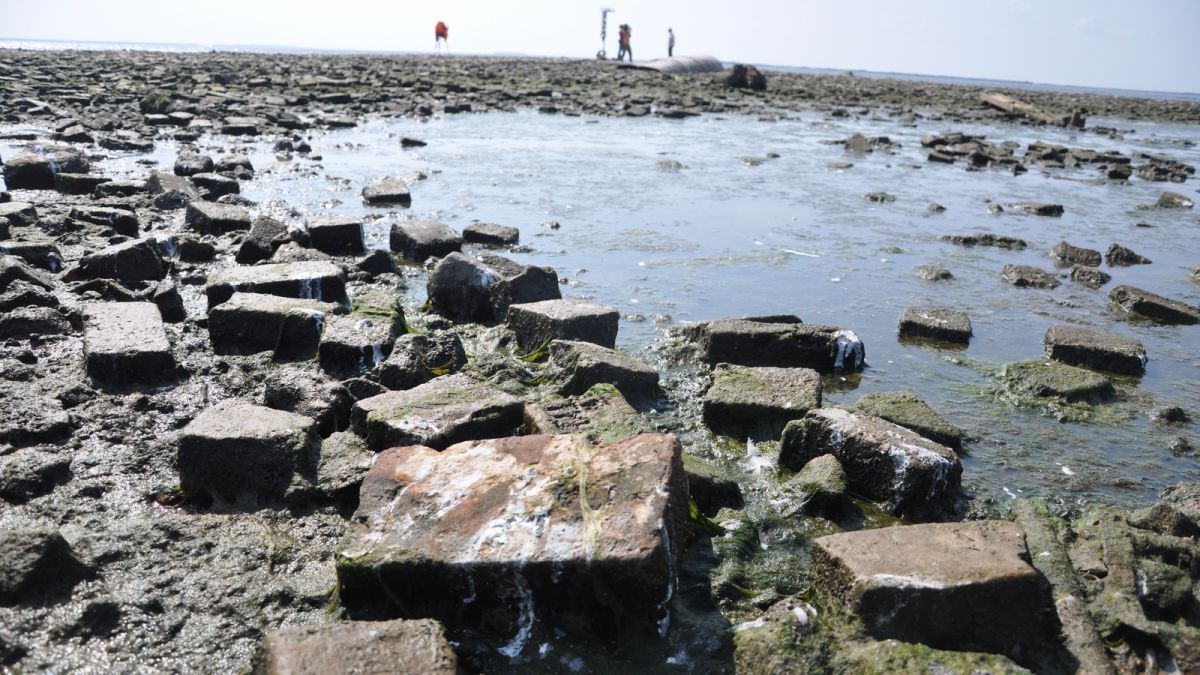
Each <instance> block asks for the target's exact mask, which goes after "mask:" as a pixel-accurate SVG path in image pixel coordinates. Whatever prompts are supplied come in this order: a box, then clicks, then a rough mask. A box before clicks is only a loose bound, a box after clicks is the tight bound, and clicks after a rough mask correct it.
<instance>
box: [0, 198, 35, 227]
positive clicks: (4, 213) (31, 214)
mask: <svg viewBox="0 0 1200 675" xmlns="http://www.w3.org/2000/svg"><path fill="white" fill-rule="evenodd" d="M0 218H7V219H8V221H9V222H10V223H12V224H13V225H15V226H17V227H32V226H34V225H37V222H38V212H37V207H35V206H34V205H33V204H30V203H29V202H0Z"/></svg>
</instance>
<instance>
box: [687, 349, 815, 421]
mask: <svg viewBox="0 0 1200 675" xmlns="http://www.w3.org/2000/svg"><path fill="white" fill-rule="evenodd" d="M820 406H821V376H820V374H818V373H817V371H815V370H812V369H810V368H770V367H757V368H752V367H748V366H735V365H732V364H729V363H721V364H718V365H717V367H716V369H714V370H713V381H712V385H711V386H710V387H709V388H708V391H707V392H705V394H704V423H705V424H706V425H708V427H709V428H710V429H712V430H713V431H714V432H716V433H718V434H723V435H726V436H732V437H734V438H738V439H743V438H746V437H750V438H753V439H756V440H768V439H770V440H774V439H776V438H778V437H779V434H780V433H781V432H782V431H783V428H784V425H786V424H787V423H788V422H790V421H791V420H794V419H799V418H801V417H804V415H805V413H807V412H808V411H809V410H811V409H813V408H818V407H820Z"/></svg>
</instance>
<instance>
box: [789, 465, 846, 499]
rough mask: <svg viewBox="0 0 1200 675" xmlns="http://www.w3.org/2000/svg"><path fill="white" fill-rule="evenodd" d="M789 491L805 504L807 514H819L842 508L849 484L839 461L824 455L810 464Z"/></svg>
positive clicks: (791, 481)
mask: <svg viewBox="0 0 1200 675" xmlns="http://www.w3.org/2000/svg"><path fill="white" fill-rule="evenodd" d="M786 488H787V489H788V490H789V491H791V492H793V493H795V494H797V495H798V496H799V497H800V498H801V499H802V500H803V508H804V510H805V511H807V512H809V513H814V514H817V513H824V512H830V511H835V510H837V509H838V508H840V507H841V506H842V504H843V503H844V501H845V499H846V491H847V490H848V489H849V481H848V480H847V478H846V472H845V470H843V469H842V465H841V463H840V462H838V460H837V457H834V456H833V455H821V456H819V457H814V458H812V459H811V460H809V461H808V463H807V464H805V465H804V468H803V469H800V472H799V473H797V474H796V475H795V476H792V477H791V478H790V479H788V482H787V485H786Z"/></svg>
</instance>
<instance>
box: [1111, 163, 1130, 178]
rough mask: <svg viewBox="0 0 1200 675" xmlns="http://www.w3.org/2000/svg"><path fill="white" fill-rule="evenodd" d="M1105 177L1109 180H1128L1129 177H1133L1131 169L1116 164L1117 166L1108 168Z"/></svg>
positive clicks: (1125, 165) (1124, 165) (1127, 166)
mask: <svg viewBox="0 0 1200 675" xmlns="http://www.w3.org/2000/svg"><path fill="white" fill-rule="evenodd" d="M1105 175H1106V176H1107V177H1108V178H1109V179H1110V180H1129V177H1130V176H1132V175H1133V169H1131V168H1130V167H1129V165H1127V164H1118V165H1117V166H1114V167H1111V168H1109V170H1108V172H1107V173H1106V174H1105Z"/></svg>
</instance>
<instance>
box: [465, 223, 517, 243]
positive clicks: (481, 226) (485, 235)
mask: <svg viewBox="0 0 1200 675" xmlns="http://www.w3.org/2000/svg"><path fill="white" fill-rule="evenodd" d="M462 237H463V241H465V242H467V243H470V244H485V245H490V246H508V245H511V244H515V243H517V242H518V241H520V239H521V231H520V230H518V229H517V228H515V227H509V226H507V225H497V224H496V223H472V224H470V225H467V226H466V227H464V228H463V231H462Z"/></svg>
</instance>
